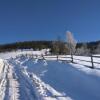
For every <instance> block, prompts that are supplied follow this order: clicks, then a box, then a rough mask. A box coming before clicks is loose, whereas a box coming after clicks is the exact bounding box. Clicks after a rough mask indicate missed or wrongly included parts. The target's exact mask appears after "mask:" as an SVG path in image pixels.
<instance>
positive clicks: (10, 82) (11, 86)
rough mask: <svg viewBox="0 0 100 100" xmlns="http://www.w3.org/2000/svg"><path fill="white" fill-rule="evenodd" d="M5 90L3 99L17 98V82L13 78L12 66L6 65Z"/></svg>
mask: <svg viewBox="0 0 100 100" xmlns="http://www.w3.org/2000/svg"><path fill="white" fill-rule="evenodd" d="M6 81H7V83H6V91H5V98H4V100H18V92H19V90H18V82H17V79H15V78H14V72H13V68H12V66H8V71H7V75H6Z"/></svg>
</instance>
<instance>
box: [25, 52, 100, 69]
mask: <svg viewBox="0 0 100 100" xmlns="http://www.w3.org/2000/svg"><path fill="white" fill-rule="evenodd" d="M26 56H29V57H31V58H35V59H36V58H38V59H41V60H45V59H47V60H48V59H49V60H50V59H51V60H52V59H54V60H61V61H66V62H71V63H77V64H81V65H85V66H87V67H90V68H95V64H99V65H100V56H94V55H91V56H77V55H45V56H43V55H41V56H37V55H28V54H26ZM80 58H82V59H80ZM83 58H84V59H83ZM87 58H88V59H87ZM96 59H98V60H96ZM80 62H81V63H80ZM82 62H84V63H87V64H84V63H82ZM88 63H89V64H88Z"/></svg>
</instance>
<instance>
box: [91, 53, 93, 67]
mask: <svg viewBox="0 0 100 100" xmlns="http://www.w3.org/2000/svg"><path fill="white" fill-rule="evenodd" d="M91 64H92V67H91V68H94V63H93V56H92V55H91Z"/></svg>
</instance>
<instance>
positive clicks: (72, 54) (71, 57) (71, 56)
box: [71, 54, 74, 63]
mask: <svg viewBox="0 0 100 100" xmlns="http://www.w3.org/2000/svg"><path fill="white" fill-rule="evenodd" d="M71 62H72V63H73V62H74V61H73V54H71Z"/></svg>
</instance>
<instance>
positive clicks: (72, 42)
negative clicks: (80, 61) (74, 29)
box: [66, 31, 77, 55]
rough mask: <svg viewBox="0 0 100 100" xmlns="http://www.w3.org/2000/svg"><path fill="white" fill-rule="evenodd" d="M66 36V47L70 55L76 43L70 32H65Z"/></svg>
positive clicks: (73, 51)
mask: <svg viewBox="0 0 100 100" xmlns="http://www.w3.org/2000/svg"><path fill="white" fill-rule="evenodd" d="M66 36H67V45H68V48H69V51H70V54H71V55H72V54H74V53H75V50H76V44H77V42H76V40H75V39H74V37H73V34H72V33H71V32H70V31H67V32H66Z"/></svg>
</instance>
